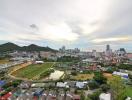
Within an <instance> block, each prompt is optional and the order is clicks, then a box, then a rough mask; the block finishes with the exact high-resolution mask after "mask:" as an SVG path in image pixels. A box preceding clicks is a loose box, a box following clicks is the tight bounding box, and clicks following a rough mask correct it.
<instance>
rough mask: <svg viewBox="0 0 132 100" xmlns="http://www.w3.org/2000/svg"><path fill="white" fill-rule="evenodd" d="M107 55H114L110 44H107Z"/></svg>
mask: <svg viewBox="0 0 132 100" xmlns="http://www.w3.org/2000/svg"><path fill="white" fill-rule="evenodd" d="M105 55H106V56H108V57H110V56H111V55H112V49H111V48H110V45H109V44H107V45H106V52H105Z"/></svg>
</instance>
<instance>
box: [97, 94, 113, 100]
mask: <svg viewBox="0 0 132 100" xmlns="http://www.w3.org/2000/svg"><path fill="white" fill-rule="evenodd" d="M99 100H111V94H110V93H101V94H100V96H99Z"/></svg>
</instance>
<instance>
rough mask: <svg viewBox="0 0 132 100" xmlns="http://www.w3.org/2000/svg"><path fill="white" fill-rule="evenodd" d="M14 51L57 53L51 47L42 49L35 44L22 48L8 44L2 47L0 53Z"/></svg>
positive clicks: (0, 46)
mask: <svg viewBox="0 0 132 100" xmlns="http://www.w3.org/2000/svg"><path fill="white" fill-rule="evenodd" d="M14 50H18V51H51V52H56V51H57V50H54V49H51V48H49V47H41V46H38V45H35V44H31V45H29V46H23V47H20V46H18V45H16V44H14V43H11V42H8V43H5V44H1V45H0V52H6V51H14Z"/></svg>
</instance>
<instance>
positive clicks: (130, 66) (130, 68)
mask: <svg viewBox="0 0 132 100" xmlns="http://www.w3.org/2000/svg"><path fill="white" fill-rule="evenodd" d="M118 68H119V69H125V70H132V65H130V64H120V65H119V66H118Z"/></svg>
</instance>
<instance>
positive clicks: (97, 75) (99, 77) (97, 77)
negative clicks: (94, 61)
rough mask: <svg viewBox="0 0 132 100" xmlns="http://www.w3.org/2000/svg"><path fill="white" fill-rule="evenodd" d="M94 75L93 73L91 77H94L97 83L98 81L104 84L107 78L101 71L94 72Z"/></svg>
mask: <svg viewBox="0 0 132 100" xmlns="http://www.w3.org/2000/svg"><path fill="white" fill-rule="evenodd" d="M94 75H95V76H94V77H93V79H94V80H95V81H96V82H97V83H99V84H100V85H101V84H106V82H107V78H105V77H104V76H103V74H102V73H101V72H96V73H95V74H94Z"/></svg>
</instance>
